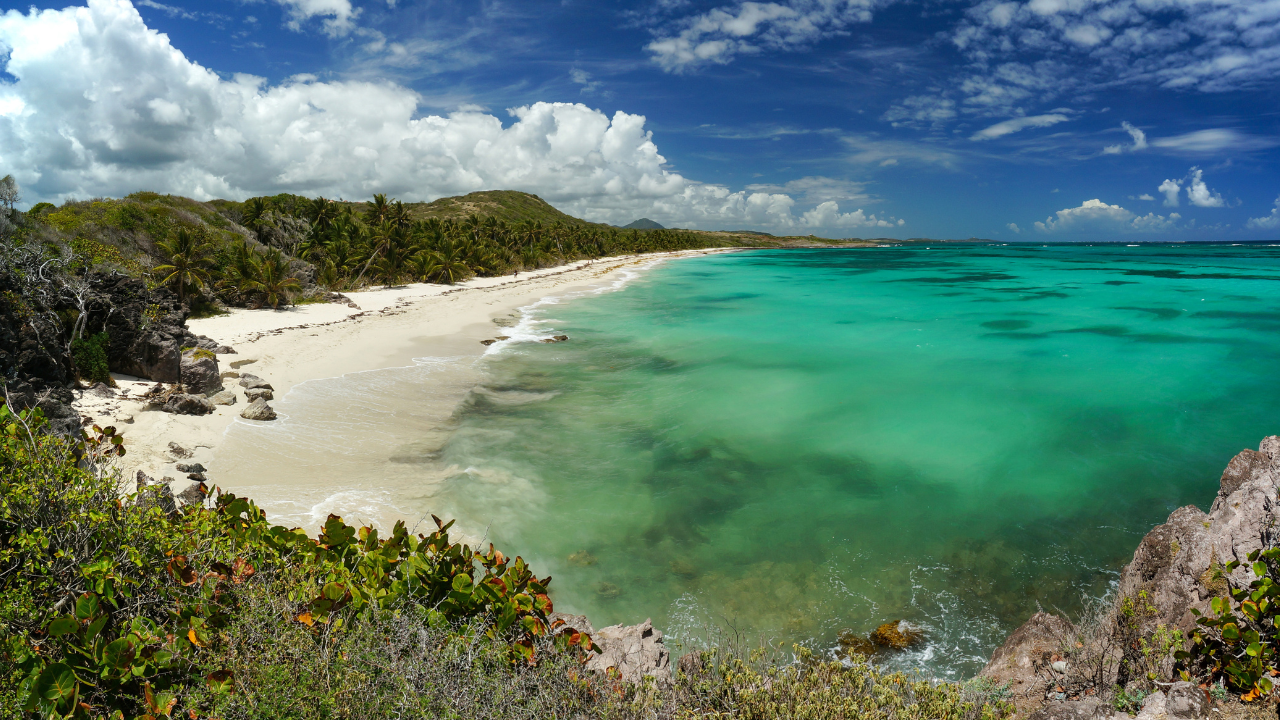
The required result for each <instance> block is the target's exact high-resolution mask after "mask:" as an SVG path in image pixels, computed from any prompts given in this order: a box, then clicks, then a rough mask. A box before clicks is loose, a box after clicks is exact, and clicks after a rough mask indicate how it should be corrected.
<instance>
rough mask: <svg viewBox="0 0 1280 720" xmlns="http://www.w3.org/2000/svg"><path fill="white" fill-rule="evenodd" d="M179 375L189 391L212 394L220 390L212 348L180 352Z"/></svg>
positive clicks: (215, 359)
mask: <svg viewBox="0 0 1280 720" xmlns="http://www.w3.org/2000/svg"><path fill="white" fill-rule="evenodd" d="M180 375H181V378H182V384H183V385H184V386H185V387H186V388H187V390H188V391H189V392H194V393H204V394H205V395H212V394H214V393H218V392H221V391H222V378H221V376H220V375H219V373H218V360H217V358H216V357H214V355H213V351H212V350H206V349H203V348H196V349H193V350H187V351H186V352H184V353H182V360H181V363H180Z"/></svg>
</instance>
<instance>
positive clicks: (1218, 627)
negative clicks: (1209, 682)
mask: <svg viewBox="0 0 1280 720" xmlns="http://www.w3.org/2000/svg"><path fill="white" fill-rule="evenodd" d="M1248 561H1249V563H1250V566H1249V569H1250V570H1251V571H1252V572H1253V575H1254V579H1253V580H1252V581H1251V582H1250V583H1249V585H1248V587H1233V588H1231V589H1230V593H1229V594H1230V597H1229V598H1228V597H1216V598H1214V599H1213V600H1211V601H1210V609H1211V612H1212V614H1211V615H1203V614H1202V613H1200V611H1198V610H1194V609H1193V610H1192V611H1191V612H1192V613H1194V614H1195V615H1196V616H1197V619H1196V624H1197V625H1199V627H1197V628H1196V629H1195V631H1194V632H1193V633H1192V635H1191V646H1190V648H1189V649H1188V650H1187V651H1184V652H1180V653H1178V658H1179V659H1180V660H1181V661H1183V662H1184V663H1185V664H1187V665H1188V666H1189V667H1190V668H1192V669H1197V670H1206V671H1207V672H1208V673H1209V675H1210V677H1211V678H1215V679H1216V678H1221V679H1222V680H1224V681H1225V682H1226V685H1227V687H1229V688H1231V689H1232V690H1235V691H1236V692H1239V693H1240V694H1241V695H1240V698H1241V699H1242V700H1244V701H1246V702H1248V701H1252V700H1256V699H1258V698H1261V697H1265V696H1267V695H1269V694H1270V693H1271V690H1272V689H1273V688H1274V687H1275V682H1274V680H1272V678H1273V677H1275V676H1276V675H1277V674H1280V668H1277V662H1276V644H1277V638H1278V633H1277V629H1276V617H1277V615H1278V614H1280V608H1278V607H1277V605H1278V603H1277V597H1280V548H1275V547H1272V548H1267V549H1265V550H1254V551H1253V552H1251V553H1249V555H1248ZM1240 565H1241V563H1240V561H1239V560H1233V561H1231V562H1229V563H1227V564H1225V565H1223V566H1222V568H1221V572H1222V573H1223V574H1224V575H1230V574H1231V573H1232V572H1234V571H1235V570H1236V569H1237V568H1239V567H1240ZM1183 675H1184V678H1189V677H1190V673H1189V672H1188V670H1187V669H1184V670H1183Z"/></svg>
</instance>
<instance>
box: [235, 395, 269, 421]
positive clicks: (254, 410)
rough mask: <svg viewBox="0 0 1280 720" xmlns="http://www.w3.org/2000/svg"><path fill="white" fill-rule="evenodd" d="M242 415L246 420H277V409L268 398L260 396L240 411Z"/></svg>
mask: <svg viewBox="0 0 1280 720" xmlns="http://www.w3.org/2000/svg"><path fill="white" fill-rule="evenodd" d="M240 417H242V418H244V419H245V420H275V419H276V411H275V410H273V409H272V408H271V406H270V405H268V404H267V401H266V400H263V399H262V398H258V399H257V400H254V401H253V402H251V403H249V406H248V407H246V408H245V409H244V410H241V411H240Z"/></svg>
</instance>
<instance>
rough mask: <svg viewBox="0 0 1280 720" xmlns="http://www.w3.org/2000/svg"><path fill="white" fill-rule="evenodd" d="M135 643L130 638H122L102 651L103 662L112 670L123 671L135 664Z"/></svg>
mask: <svg viewBox="0 0 1280 720" xmlns="http://www.w3.org/2000/svg"><path fill="white" fill-rule="evenodd" d="M133 656H134V652H133V642H132V641H131V640H129V638H120V639H119V640H116V641H114V642H112V643H110V644H108V645H107V647H106V648H105V649H104V650H103V651H102V661H103V662H104V663H106V664H107V665H109V666H110V667H112V668H115V669H117V670H123V669H125V668H127V667H129V665H130V664H131V663H132V662H133Z"/></svg>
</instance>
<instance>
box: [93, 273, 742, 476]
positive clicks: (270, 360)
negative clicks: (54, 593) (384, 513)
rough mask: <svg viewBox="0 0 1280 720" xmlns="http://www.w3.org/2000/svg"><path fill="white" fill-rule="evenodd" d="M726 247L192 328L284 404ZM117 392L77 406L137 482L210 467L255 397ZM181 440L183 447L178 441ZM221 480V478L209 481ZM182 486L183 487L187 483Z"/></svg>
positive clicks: (445, 400)
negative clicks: (222, 400) (204, 408)
mask: <svg viewBox="0 0 1280 720" xmlns="http://www.w3.org/2000/svg"><path fill="white" fill-rule="evenodd" d="M725 251H726V250H724V249H713V250H691V251H679V252H670V253H652V254H645V255H633V256H623V257H615V258H604V259H598V260H593V261H582V262H577V263H572V264H570V265H565V266H559V267H554V268H545V269H541V270H537V271H533V272H526V273H520V274H519V276H518V277H513V276H510V275H507V276H500V277H490V278H472V279H471V280H468V281H466V282H463V283H459V284H457V285H435V284H426V283H418V284H411V285H405V286H397V287H391V288H384V289H375V290H364V291H358V292H349V293H347V294H346V296H347V297H348V298H349V299H350V301H351V302H350V304H346V303H322V304H306V305H299V306H291V307H288V308H283V309H280V310H271V309H258V310H248V309H240V308H236V309H232V310H230V311H229V312H228V313H227V314H225V315H219V316H216V317H210V318H202V319H192V320H189V321H188V323H187V325H188V327H190V328H191V330H192V331H193V332H194V333H196V334H198V335H204V336H207V337H209V338H212V339H214V340H216V341H217V342H219V343H222V344H224V345H228V346H230V347H232V348H233V349H234V350H235V353H234V354H223V355H218V356H217V358H218V362H219V369H220V370H221V371H223V372H224V373H225V372H227V371H231V372H236V373H251V374H253V375H257V376H258V377H261V378H263V379H265V380H267V381H268V382H269V383H270V384H271V386H272V388H273V395H274V398H275V400H276V401H278V400H280V399H282V398H284V397H285V396H286V395H287V394H288V393H289V392H290V390H291V389H293V388H294V387H295V386H298V385H300V384H302V383H305V382H307V381H312V380H319V379H324V378H336V377H340V376H343V375H346V374H348V373H358V372H367V371H372V370H377V369H381V368H394V367H405V366H412V365H413V364H414V358H417V357H422V356H433V357H451V358H478V357H479V356H481V355H482V354H483V353H484V352H485V351H486V350H487V349H488V348H487V346H485V345H483V344H481V341H483V340H487V339H492V338H495V337H498V336H500V335H502V334H503V328H502V327H499V326H498V325H496V324H495V323H494V322H493V320H494V319H495V318H504V317H511V316H512V315H513V313H516V312H517V310H518V309H519V308H521V307H525V306H528V305H531V304H533V303H537V302H539V301H540V300H543V299H545V298H548V297H552V296H563V295H568V294H571V293H575V292H583V291H587V292H589V291H593V290H599V289H604V288H608V287H610V286H612V285H614V284H617V283H619V282H620V281H623V282H624V281H625V280H626V279H628V278H630V277H634V274H635V273H636V272H637V271H638V270H642V269H643V268H646V267H650V266H652V265H653V264H654V263H657V262H661V261H665V260H671V259H677V258H684V257H697V256H702V255H706V254H709V253H716V252H725ZM471 367H472V364H470V363H458V364H457V368H455V370H456V371H455V372H452V373H441V374H439V375H438V376H437V377H436V378H435V379H436V380H437V381H438V383H439V385H440V387H439V388H438V392H434V393H433V395H434V396H435V397H434V399H433V402H432V403H431V404H432V405H433V406H434V407H433V408H432V410H433V411H434V412H436V413H440V414H447V413H449V412H451V410H452V407H453V406H454V405H456V404H457V402H459V401H460V400H461V399H462V398H463V397H465V395H466V393H467V392H468V391H469V389H470V387H471V384H472V383H473V381H474V380H475V378H476V376H475V375H474V374H472V371H469V368H471ZM113 378H114V379H115V381H116V384H117V388H116V390H115V392H113V393H104V392H102V391H100V390H99V391H93V390H79V391H77V392H76V395H77V401H76V403H75V407H76V410H77V411H78V412H79V413H80V414H81V415H82V416H84V417H86V418H89V419H91V421H92V423H93V424H96V425H99V426H103V427H105V426H108V425H114V426H115V427H116V428H117V430H119V431H120V432H121V433H122V434H123V435H124V437H125V448H126V450H127V454H126V456H125V457H124V458H122V459H121V460H120V461H119V467H120V469H121V471H122V476H123V477H124V478H125V480H126V483H127V484H128V487H127V488H126V489H132V479H133V478H134V477H135V476H136V473H137V472H138V471H142V472H144V473H146V474H147V475H148V476H151V477H153V478H165V477H170V478H175V479H178V480H182V479H183V478H185V476H186V473H184V472H180V471H178V470H177V465H178V464H194V463H200V464H202V465H205V466H211V465H212V464H213V462H214V458H215V456H216V453H217V450H218V447H219V445H220V443H221V442H222V440H223V438H224V436H225V435H226V433H227V431H228V429H229V428H230V427H231V426H232V425H234V424H236V423H250V424H255V425H270V424H271V423H270V422H266V423H258V422H256V421H250V420H244V419H242V418H241V417H240V412H241V411H242V410H243V409H244V408H245V406H246V404H247V402H246V399H245V397H244V392H243V388H241V387H240V386H239V384H238V382H237V380H236V379H234V378H228V379H227V380H226V381H225V387H226V388H228V389H234V390H235V391H236V393H237V402H236V404H234V405H230V406H218V407H217V408H216V410H215V411H214V412H213V413H211V414H208V415H176V414H170V413H165V412H161V411H159V410H148V409H146V404H145V401H144V400H143V399H142V397H141V396H142V395H143V394H144V393H145V392H146V391H147V390H148V389H150V388H152V387H154V386H155V384H156V383H155V382H153V381H150V380H146V379H140V378H135V377H131V376H127V375H120V374H114V373H113ZM174 445H176V446H177V448H180V449H174V448H173V447H172V446H174ZM210 480H211V482H212V483H214V484H218V483H219V481H220V480H222V478H220V477H217V476H211V478H210ZM181 486H182V483H178V484H175V486H174V490H175V491H178V490H180V489H181Z"/></svg>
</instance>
